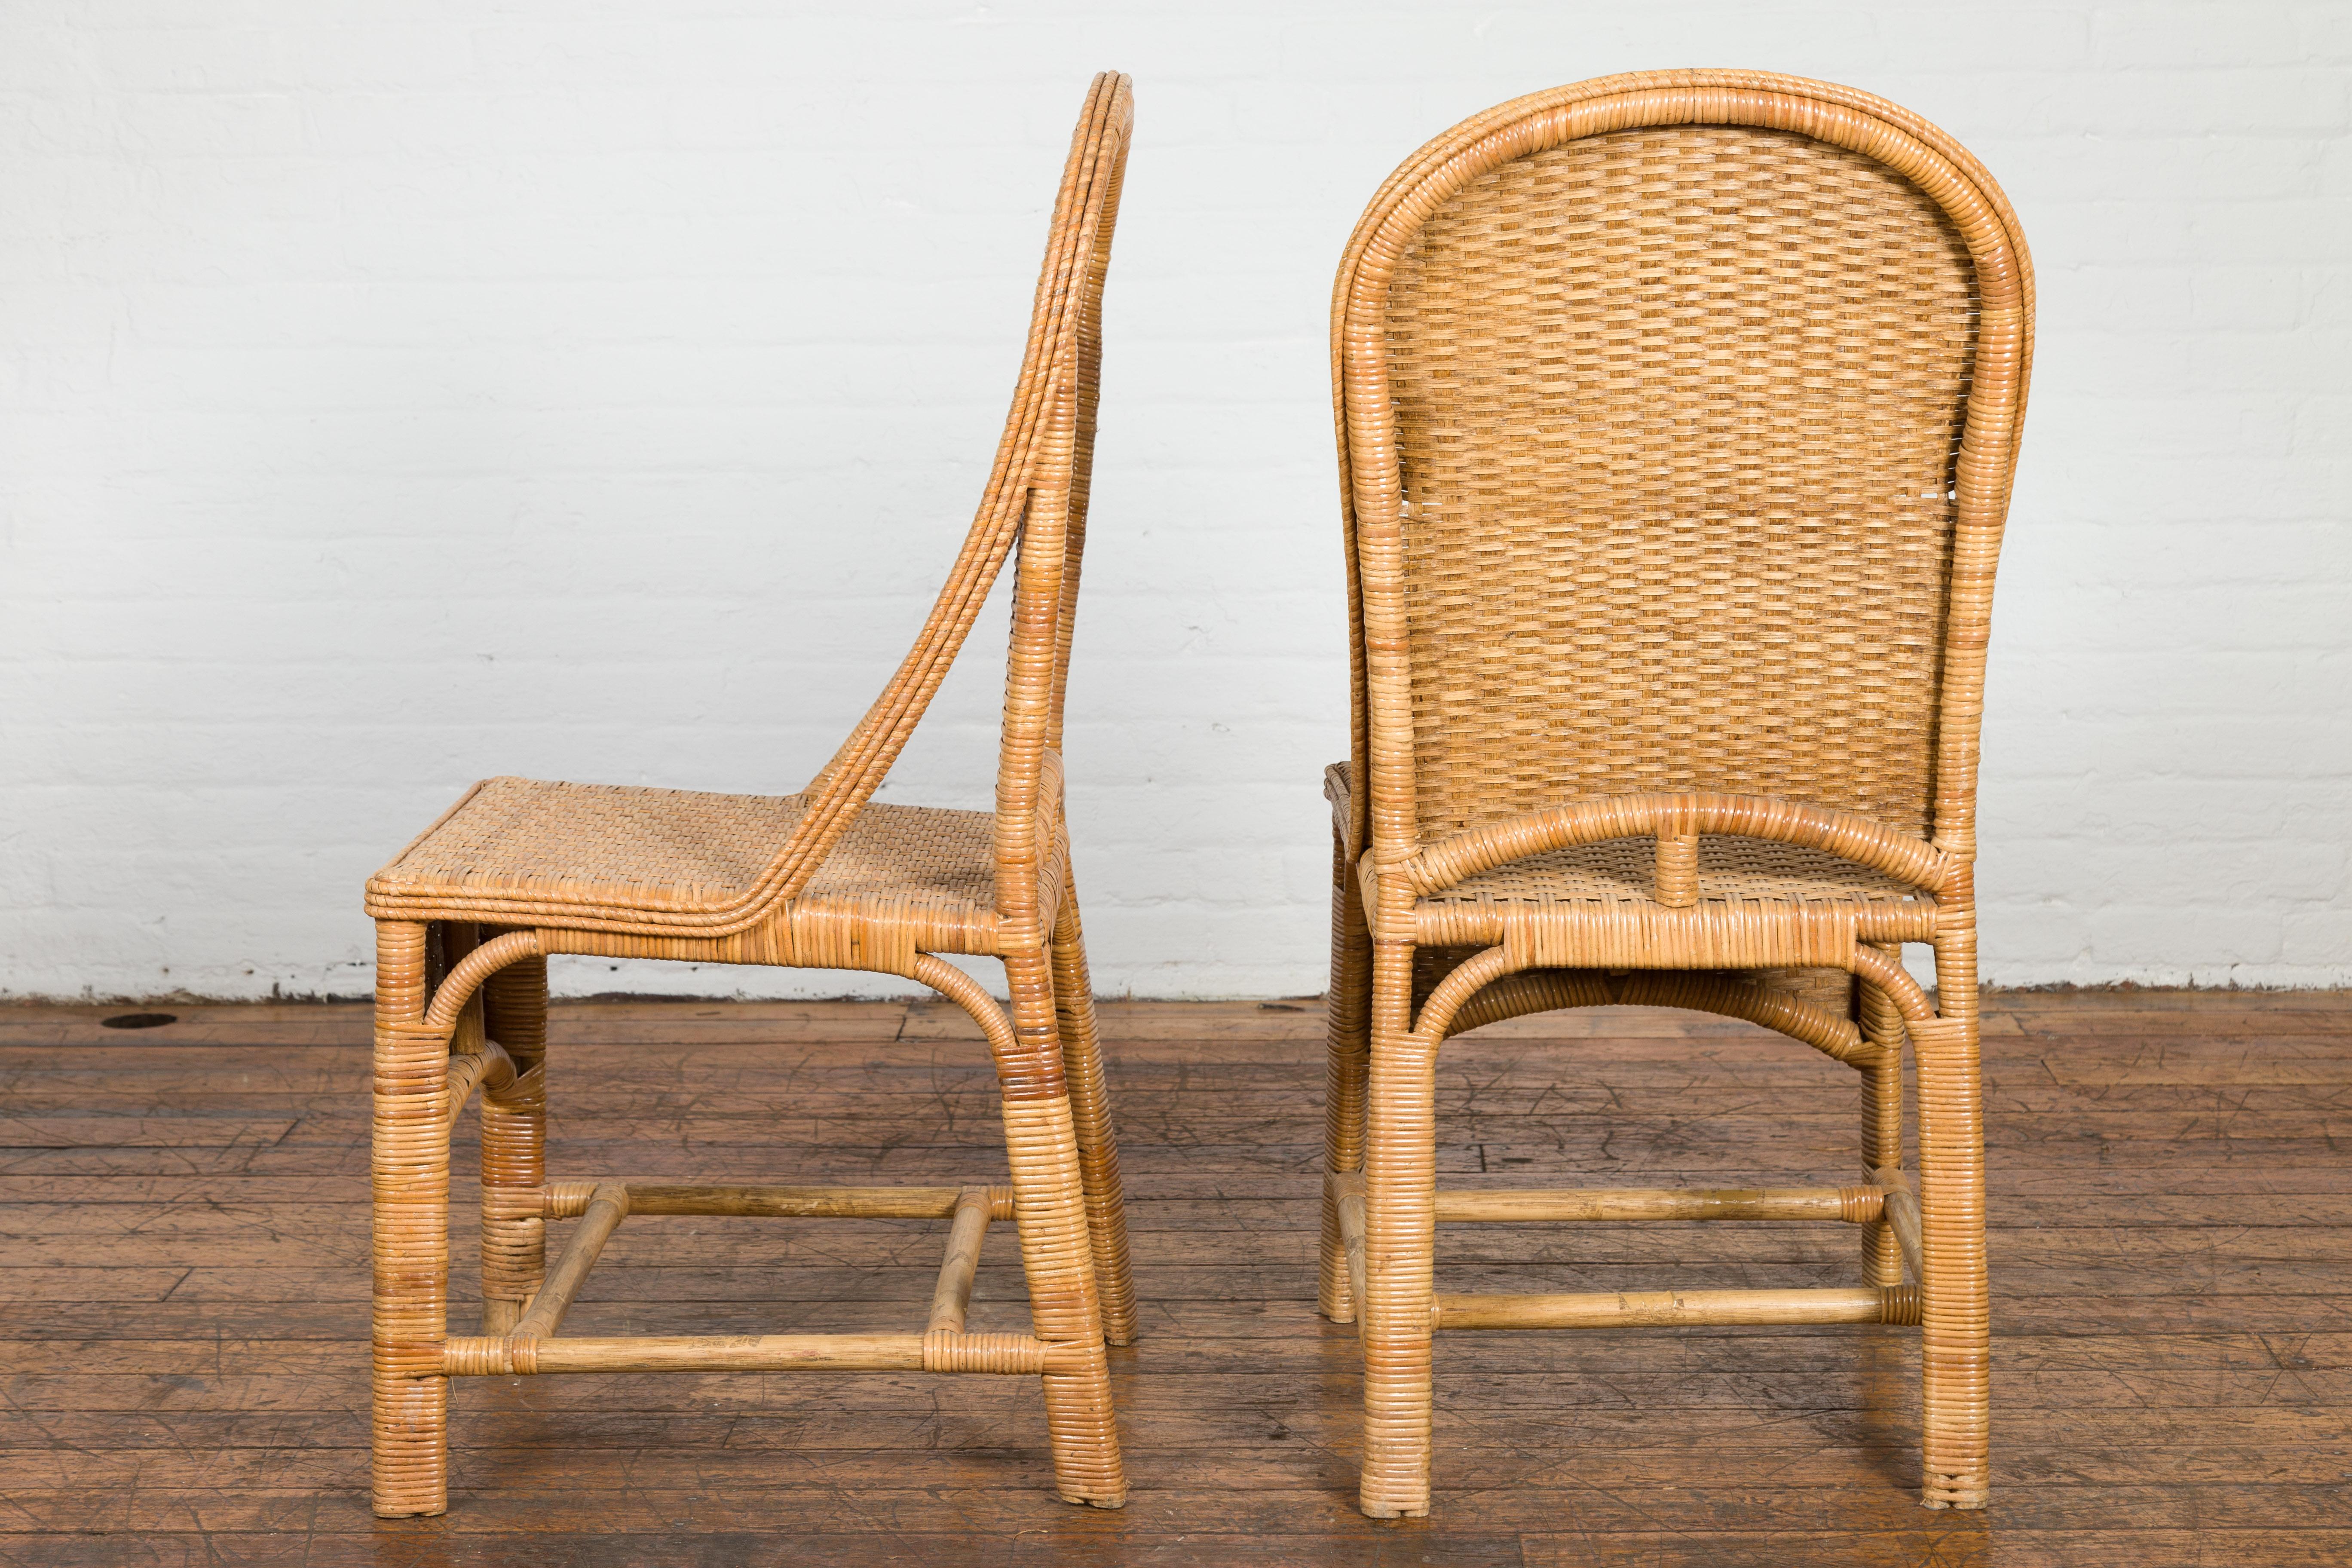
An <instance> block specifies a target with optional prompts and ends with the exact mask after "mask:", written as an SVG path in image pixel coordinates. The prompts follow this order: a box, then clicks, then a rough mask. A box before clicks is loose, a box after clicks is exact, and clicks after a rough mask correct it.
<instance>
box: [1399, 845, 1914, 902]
mask: <svg viewBox="0 0 2352 1568" xmlns="http://www.w3.org/2000/svg"><path fill="white" fill-rule="evenodd" d="M1656 865H1657V859H1656V851H1655V849H1654V847H1653V846H1652V841H1651V840H1649V839H1646V838H1612V839H1609V840H1607V841H1605V842H1603V843H1600V844H1580V845H1578V846H1576V847H1574V848H1570V849H1549V850H1546V851H1545V852H1544V853H1542V854H1540V855H1530V856H1528V858H1526V859H1524V860H1514V861H1512V862H1511V863H1510V864H1509V865H1507V866H1497V867H1496V868H1494V869H1493V870H1491V871H1482V872H1480V873H1479V874H1478V875H1477V876H1475V877H1472V878H1469V879H1467V880H1465V881H1462V882H1457V883H1455V884H1454V886H1453V887H1451V888H1447V889H1444V891H1442V892H1438V893H1434V894H1432V895H1431V896H1430V897H1429V898H1427V899H1426V900H1423V901H1424V902H1426V903H1432V904H1647V903H1650V902H1651V901H1652V899H1651V889H1652V883H1653V879H1654V874H1655V870H1656ZM1698 901H1699V902H1700V903H1702V904H1707V903H1727V904H1728V903H1737V904H1758V903H1791V904H1822V903H1835V904H1845V903H1875V902H1881V901H1891V902H1918V901H1923V900H1921V898H1920V895H1919V894H1918V893H1917V892H1916V891H1915V890H1914V889H1910V888H1906V887H1905V886H1904V885H1903V884H1902V883H1900V882H1898V881H1896V880H1895V879H1894V878H1892V877H1885V876H1881V875H1880V874H1879V873H1878V872H1875V871H1873V870H1871V869H1870V868H1867V867H1864V866H1857V865H1855V864H1854V863H1853V861H1851V860H1841V859H1839V858H1837V857H1836V856H1834V855H1831V854H1827V853H1824V852H1823V851H1822V850H1819V849H1807V848H1804V847H1801V846H1799V845H1795V844H1781V843H1776V842H1775V841H1773V840H1771V839H1769V838H1731V837H1723V838H1702V839H1700V840H1699V844H1698Z"/></svg>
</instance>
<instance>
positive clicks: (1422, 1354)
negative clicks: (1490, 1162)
mask: <svg viewBox="0 0 2352 1568" xmlns="http://www.w3.org/2000/svg"><path fill="white" fill-rule="evenodd" d="M1411 1007H1412V944H1410V943H1408V942H1380V943H1377V944H1375V945H1374V948H1373V952H1372V1045H1371V1073H1370V1093H1369V1095H1368V1096H1367V1105H1366V1137H1365V1140H1364V1240H1365V1249H1364V1257H1365V1277H1364V1295H1365V1298H1366V1299H1365V1300H1363V1301H1361V1302H1360V1303H1358V1307H1357V1310H1358V1312H1359V1313H1360V1316H1361V1318H1362V1327H1361V1329H1360V1331H1359V1332H1360V1335H1361V1336H1362V1340H1363V1347H1364V1468H1363V1477H1362V1481H1361V1487H1360V1507H1361V1508H1362V1510H1363V1511H1364V1512H1365V1513H1367V1514H1370V1516H1372V1517H1373V1518H1375V1519H1393V1518H1396V1517H1397V1516H1399V1515H1401V1514H1425V1513H1427V1512H1428V1511H1429V1445H1430V1383H1429V1380H1430V1367H1429V1352H1430V1340H1431V1332H1430V1322H1429V1314H1430V1304H1431V1290H1432V1287H1433V1270H1432V1263H1433V1249H1434V1244H1435V1241H1436V1212H1437V1207H1436V1179H1437V1178H1436V1168H1437V1052H1436V1048H1435V1047H1433V1046H1431V1045H1428V1044H1426V1043H1424V1042H1423V1041H1422V1040H1421V1039H1419V1038H1418V1037H1415V1036H1413V1035H1412V1034H1410V1033H1408V1032H1407V1025H1408V1023H1409V1022H1410V1015H1411Z"/></svg>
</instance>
